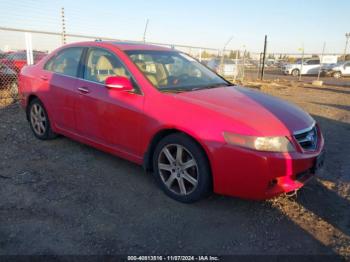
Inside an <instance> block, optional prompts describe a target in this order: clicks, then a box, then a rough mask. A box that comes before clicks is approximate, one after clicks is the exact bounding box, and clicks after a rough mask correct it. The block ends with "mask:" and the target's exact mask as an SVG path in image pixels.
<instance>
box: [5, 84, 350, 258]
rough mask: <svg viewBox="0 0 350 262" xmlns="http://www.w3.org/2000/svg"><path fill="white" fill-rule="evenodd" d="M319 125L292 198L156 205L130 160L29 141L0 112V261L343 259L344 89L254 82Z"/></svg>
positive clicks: (347, 120) (14, 115) (348, 192)
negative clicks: (313, 159)
mask: <svg viewBox="0 0 350 262" xmlns="http://www.w3.org/2000/svg"><path fill="white" fill-rule="evenodd" d="M256 86H259V87H260V88H261V89H262V90H263V91H264V92H268V93H271V94H273V95H275V96H279V97H282V98H284V99H287V100H289V101H292V102H294V103H296V104H298V105H299V106H301V107H302V108H304V109H305V110H306V111H308V112H309V113H310V114H312V115H313V116H314V117H315V119H317V121H318V122H319V123H320V125H321V128H322V129H323V132H324V135H325V138H326V147H327V159H326V163H325V166H324V168H323V170H322V171H321V172H320V173H319V174H318V176H317V178H315V179H314V180H312V181H311V182H310V183H309V184H307V185H306V186H305V187H304V188H303V189H302V190H300V191H299V192H298V194H297V196H295V197H289V198H287V197H285V196H281V197H278V198H276V199H273V200H269V201H264V202H254V201H245V200H241V199H238V198H232V197H224V196H218V195H213V196H211V197H209V198H208V199H205V200H203V201H200V202H198V203H195V204H191V205H186V204H180V203H177V202H175V201H173V200H171V199H169V198H168V197H166V196H165V195H164V194H163V193H162V192H161V191H160V190H159V189H158V188H157V186H156V184H155V182H154V181H153V179H152V177H151V175H150V174H147V173H145V172H144V171H143V169H142V168H141V167H139V166H137V165H134V164H132V163H130V162H127V161H125V160H122V159H120V158H116V157H114V156H111V155H108V154H105V153H103V152H101V151H98V150H95V149H93V148H91V147H88V146H85V145H82V144H79V143H77V142H74V141H72V140H69V139H67V138H64V137H59V138H58V139H56V140H52V141H48V142H43V141H39V140H37V139H35V138H34V136H33V135H32V134H31V131H30V128H29V125H28V124H27V122H26V120H25V116H24V113H23V112H22V110H21V109H20V108H19V107H18V105H16V104H15V105H11V106H8V107H6V108H4V109H1V110H0V255H14V254H57V255H58V254H59V255H62V254H66V255H67V254H79V255H89V254H143V255H145V254H146V255H151V254H175V255H179V254H200V255H202V254H214V255H224V254H294V255H295V254H309V255H312V254H341V255H347V256H350V172H349V170H350V159H349V158H350V89H349V88H344V87H343V88H342V87H313V86H309V87H306V86H305V87H304V86H298V85H296V84H294V85H288V84H286V83H283V82H280V83H264V84H262V85H261V84H260V85H256Z"/></svg>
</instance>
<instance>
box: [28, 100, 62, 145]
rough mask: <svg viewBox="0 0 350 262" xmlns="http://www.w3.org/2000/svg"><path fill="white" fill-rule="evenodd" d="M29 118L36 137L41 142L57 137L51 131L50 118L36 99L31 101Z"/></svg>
mask: <svg viewBox="0 0 350 262" xmlns="http://www.w3.org/2000/svg"><path fill="white" fill-rule="evenodd" d="M27 116H28V120H29V124H30V128H31V129H32V131H33V134H34V135H35V137H37V138H39V139H41V140H49V139H53V138H55V137H56V136H57V135H56V134H55V133H54V132H53V131H52V129H51V123H50V120H49V116H48V114H47V112H46V109H45V107H44V105H43V103H42V102H41V101H40V100H39V99H37V98H34V99H33V100H32V101H30V103H29V105H28V108H27Z"/></svg>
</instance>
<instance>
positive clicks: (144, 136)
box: [19, 42, 324, 202]
mask: <svg viewBox="0 0 350 262" xmlns="http://www.w3.org/2000/svg"><path fill="white" fill-rule="evenodd" d="M19 91H20V93H21V98H22V100H21V104H22V106H23V107H24V109H25V110H26V113H27V118H28V120H29V123H30V127H31V129H32V131H33V133H34V135H35V136H36V137H37V138H39V139H43V140H46V139H52V138H54V137H55V136H56V135H57V134H61V135H64V136H67V137H70V138H72V139H74V140H78V141H80V142H82V143H86V144H88V145H91V146H93V147H96V148H98V149H100V150H103V151H106V152H110V153H112V154H114V155H116V156H120V157H122V158H126V159H128V160H130V161H133V162H135V163H137V164H142V165H143V166H144V167H145V169H147V170H153V174H154V177H155V179H156V180H157V181H158V183H159V186H160V187H161V188H162V189H163V190H164V192H165V193H166V194H167V195H169V196H170V197H172V198H174V199H176V200H178V201H181V202H193V201H196V200H199V199H200V198H203V197H205V196H207V195H208V194H209V193H210V192H212V191H214V192H216V193H219V194H224V195H230V196H238V197H242V198H248V199H266V198H271V197H274V196H276V195H279V194H281V193H285V192H291V191H295V190H297V189H299V188H301V187H302V186H303V185H304V183H305V182H307V181H308V180H309V179H310V178H311V177H312V176H313V175H314V174H315V173H316V171H317V170H318V168H319V167H320V166H321V165H322V163H323V153H322V152H323V145H324V140H323V137H322V134H321V131H320V128H319V126H318V125H317V124H316V122H315V120H314V119H313V118H312V117H311V116H310V115H309V114H307V113H305V112H304V111H302V110H301V109H299V108H298V107H296V106H294V105H292V104H289V103H287V102H284V101H281V100H280V99H277V98H275V97H271V96H269V95H266V94H263V93H260V92H258V91H254V90H251V89H247V88H244V87H239V86H233V85H232V84H230V83H229V82H227V81H226V80H224V79H223V78H221V77H220V76H218V75H217V74H215V73H214V72H212V71H211V70H210V69H208V68H206V67H205V66H203V65H202V64H200V63H199V62H197V61H196V60H195V59H193V58H191V57H190V56H188V55H186V54H184V53H182V52H179V51H176V50H173V49H168V48H163V47H157V46H152V45H141V44H133V43H125V42H85V43H76V44H71V45H66V46H63V47H61V48H59V49H57V50H56V51H54V52H53V53H51V54H50V55H48V56H47V57H46V58H44V59H43V60H41V61H40V62H39V63H38V64H36V65H34V66H29V67H25V68H24V69H23V70H22V72H21V75H20V83H19Z"/></svg>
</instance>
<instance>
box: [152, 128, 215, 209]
mask: <svg viewBox="0 0 350 262" xmlns="http://www.w3.org/2000/svg"><path fill="white" fill-rule="evenodd" d="M153 170H154V172H153V175H154V177H155V179H156V181H157V182H158V184H159V186H160V188H161V189H162V190H163V191H164V193H165V194H167V195H168V196H169V197H171V198H172V199H175V200H177V201H180V202H183V203H193V202H195V201H198V200H200V199H202V198H204V197H206V196H208V195H209V194H210V193H211V191H212V190H211V189H212V177H211V171H210V166H209V162H208V159H207V157H206V155H205V153H204V151H203V149H202V148H201V147H200V146H199V145H198V143H196V142H195V141H194V140H193V139H192V138H190V137H188V136H186V135H185V134H181V133H175V134H171V135H169V136H166V137H165V138H163V139H162V140H161V141H160V142H159V144H158V145H157V147H156V149H155V152H154V154H153Z"/></svg>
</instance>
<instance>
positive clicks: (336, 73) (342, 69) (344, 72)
mask: <svg viewBox="0 0 350 262" xmlns="http://www.w3.org/2000/svg"><path fill="white" fill-rule="evenodd" d="M326 74H327V75H331V76H333V77H334V78H341V77H342V76H350V61H345V62H342V63H338V64H336V65H334V66H332V67H331V68H329V69H328V70H327V72H326Z"/></svg>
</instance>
